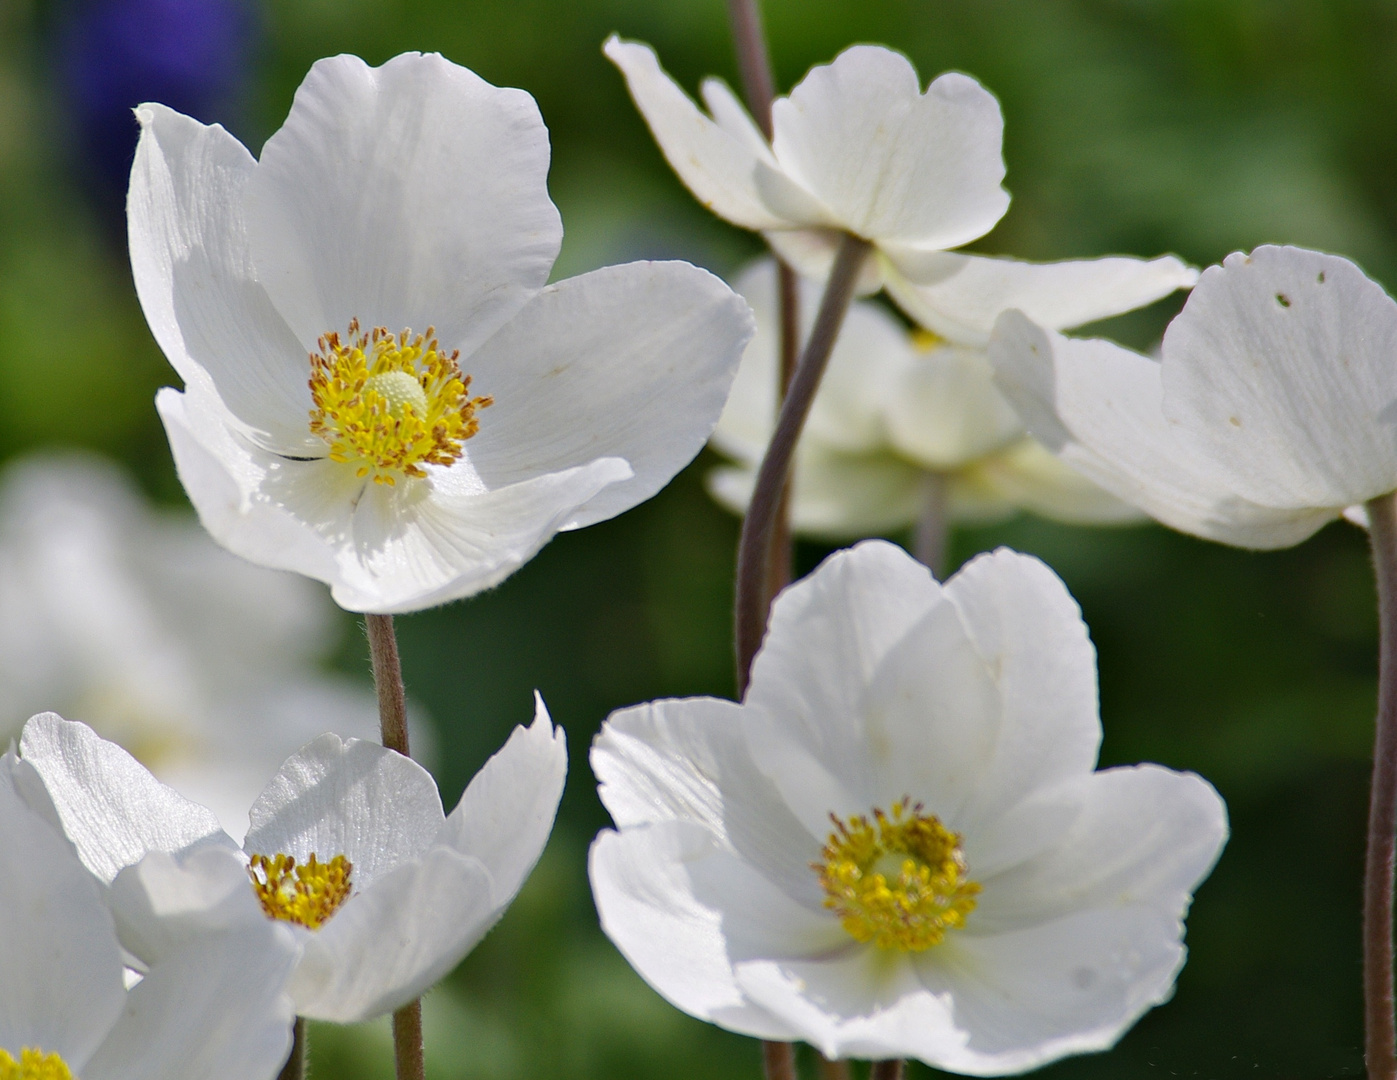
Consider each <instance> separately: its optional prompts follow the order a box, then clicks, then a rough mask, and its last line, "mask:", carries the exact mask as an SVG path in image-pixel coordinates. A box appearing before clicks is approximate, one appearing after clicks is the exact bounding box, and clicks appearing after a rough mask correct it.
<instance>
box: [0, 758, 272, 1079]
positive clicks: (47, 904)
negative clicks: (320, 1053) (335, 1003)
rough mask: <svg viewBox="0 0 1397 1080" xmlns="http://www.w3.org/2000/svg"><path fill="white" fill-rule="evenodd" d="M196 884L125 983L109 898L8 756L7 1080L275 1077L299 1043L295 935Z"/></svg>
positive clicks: (1, 985) (2, 1067) (0, 1060)
mask: <svg viewBox="0 0 1397 1080" xmlns="http://www.w3.org/2000/svg"><path fill="white" fill-rule="evenodd" d="M193 884H194V883H193V882H191V881H190V880H189V879H188V878H185V879H184V880H181V881H180V882H178V883H176V887H177V888H179V886H183V888H182V889H181V890H180V892H181V895H180V904H179V906H180V911H179V912H178V922H179V923H180V924H182V925H181V926H177V925H172V926H171V927H170V932H169V933H168V934H167V935H166V937H167V944H168V947H167V948H166V949H164V950H163V952H162V955H161V957H160V961H159V962H158V963H154V964H152V965H150V967H149V968H147V969H146V970H145V971H144V973H143V976H142V977H141V978H139V980H134V985H132V986H131V987H129V988H128V986H127V983H128V979H127V972H126V970H125V967H124V963H123V954H122V948H121V944H120V943H119V941H118V936H117V930H116V927H115V925H114V923H113V918H112V913H111V911H110V910H109V909H108V908H107V906H106V904H105V903H104V891H103V889H102V888H101V886H100V885H99V883H98V881H97V880H96V878H94V877H93V876H92V874H91V873H89V872H88V870H87V869H86V868H85V867H84V866H83V864H82V862H81V861H79V859H78V855H77V852H75V851H74V849H73V845H72V843H71V842H70V841H69V840H68V839H67V838H66V837H65V836H64V835H63V834H62V833H61V832H60V831H59V829H58V827H57V822H56V820H55V814H54V809H53V804H52V803H51V802H50V801H49V800H48V795H47V793H46V791H45V789H44V785H43V782H42V781H41V780H40V779H39V777H38V775H37V774H36V773H35V772H34V770H33V768H32V766H30V765H28V764H26V763H25V762H23V761H19V760H17V759H16V757H15V754H14V751H13V749H11V751H10V752H8V753H6V754H5V755H3V756H2V757H0V1076H3V1077H6V1078H7V1080H9V1078H13V1080H73V1078H74V1077H77V1076H80V1077H82V1080H271V1078H272V1077H273V1076H275V1075H276V1074H277V1072H278V1071H279V1070H280V1068H281V1065H282V1063H283V1062H284V1061H285V1060H286V1055H287V1051H288V1050H289V1049H290V1047H291V1022H292V1019H293V1016H294V1014H293V1011H292V1005H291V1000H290V998H289V997H288V996H287V994H286V992H285V989H284V988H285V984H286V979H287V977H288V975H289V974H290V973H291V970H292V967H293V965H294V963H295V958H296V954H297V948H296V944H295V941H294V939H293V935H292V934H291V933H289V932H288V931H287V930H286V929H285V928H284V927H280V926H276V925H273V924H271V923H269V922H267V921H266V920H262V921H261V922H260V924H259V923H256V922H249V921H247V920H241V919H234V920H233V921H232V922H225V921H224V920H222V919H221V917H220V915H219V913H217V912H216V911H215V910H214V908H213V906H212V905H209V904H208V903H206V900H207V897H206V896H204V895H201V893H200V890H199V889H198V888H197V885H195V886H194V887H192V888H191V887H190V886H191V885H193ZM136 891H138V890H136ZM195 923H201V924H202V926H201V931H202V932H200V933H198V934H193V935H191V934H188V933H183V932H182V930H183V929H187V928H189V927H191V926H192V925H193V924H195Z"/></svg>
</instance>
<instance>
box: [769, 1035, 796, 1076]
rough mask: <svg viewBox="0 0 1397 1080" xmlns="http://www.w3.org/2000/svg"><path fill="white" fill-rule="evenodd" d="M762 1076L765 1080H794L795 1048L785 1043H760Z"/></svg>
mask: <svg viewBox="0 0 1397 1080" xmlns="http://www.w3.org/2000/svg"><path fill="white" fill-rule="evenodd" d="M762 1075H763V1076H764V1077H766V1080H796V1048H795V1047H794V1046H792V1045H791V1044H790V1043H786V1042H764V1043H762Z"/></svg>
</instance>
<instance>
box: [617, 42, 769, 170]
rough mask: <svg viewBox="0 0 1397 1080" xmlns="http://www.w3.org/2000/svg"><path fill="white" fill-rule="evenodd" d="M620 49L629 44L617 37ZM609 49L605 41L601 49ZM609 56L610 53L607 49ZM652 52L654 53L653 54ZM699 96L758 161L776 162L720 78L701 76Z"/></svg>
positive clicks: (621, 65) (738, 102)
mask: <svg viewBox="0 0 1397 1080" xmlns="http://www.w3.org/2000/svg"><path fill="white" fill-rule="evenodd" d="M616 47H617V48H619V49H622V50H624V49H626V48H628V46H627V45H626V44H624V43H622V42H620V41H619V40H618V41H617V43H616ZM610 48H611V42H610V41H608V42H607V43H606V46H605V47H604V49H603V51H606V50H609V49H610ZM607 55H608V56H610V55H611V54H610V52H607ZM652 55H653V53H652ZM616 63H617V66H618V67H621V68H622V70H623V71H624V70H625V68H624V66H623V64H622V63H621V61H617V62H616ZM699 96H700V97H701V98H703V103H704V104H705V105H707V106H708V114H709V115H710V116H711V117H713V122H714V123H715V124H717V125H718V127H720V128H722V129H723V130H724V131H726V132H727V133H728V134H729V135H731V136H732V137H733V138H734V139H737V140H738V141H739V142H741V143H744V144H746V146H747V149H748V150H750V151H751V153H752V154H753V156H755V157H756V158H757V159H758V160H759V161H765V162H766V163H767V164H768V165H775V164H776V158H775V157H774V156H773V155H772V153H771V147H770V146H768V145H767V141H766V136H765V135H763V134H762V130H761V128H759V127H757V122H756V121H755V120H753V119H752V117H751V114H750V113H748V112H747V107H746V106H745V105H743V104H742V102H740V101H738V100H737V95H736V94H734V93H733V92H732V89H731V88H730V87H729V86H728V84H727V83H725V82H723V80H722V79H715V78H712V77H709V78H707V79H704V80H703V82H702V83H701V84H700V85H699Z"/></svg>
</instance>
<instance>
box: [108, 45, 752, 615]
mask: <svg viewBox="0 0 1397 1080" xmlns="http://www.w3.org/2000/svg"><path fill="white" fill-rule="evenodd" d="M137 117H138V118H139V120H140V123H141V137H140V142H139V145H138V147H137V150H136V160H135V164H134V167H133V169H132V174H131V189H130V195H129V199H128V204H127V206H128V221H129V230H130V246H131V265H132V269H133V271H134V274H135V280H136V288H137V292H138V294H139V296H140V300H141V306H142V308H143V309H144V311H145V314H146V318H147V320H148V322H149V323H150V327H151V330H152V332H153V333H154V335H155V337H156V340H157V341H158V342H159V344H160V346H161V348H162V349H163V350H164V352H165V355H166V356H167V357H168V358H169V360H170V363H171V364H172V365H173V367H174V368H175V370H176V371H177V372H178V373H179V375H180V376H181V378H182V379H183V380H184V382H185V389H184V391H183V392H182V393H181V392H178V391H176V390H173V389H168V388H167V389H165V390H162V391H161V392H160V394H159V396H158V398H157V405H158V407H159V410H160V415H161V417H162V419H163V420H164V422H165V427H166V432H167V434H168V435H169V437H170V445H171V447H172V449H173V452H174V455H175V463H176V465H177V466H178V469H179V474H180V479H181V480H182V481H183V483H184V486H185V490H186V491H187V492H188V493H189V496H190V499H191V500H192V501H193V503H194V506H195V508H196V509H197V510H198V512H199V517H200V519H201V520H202V521H203V523H204V525H205V527H206V528H207V529H208V530H209V531H210V532H211V533H212V534H213V536H214V538H215V539H216V540H218V541H219V543H221V544H223V545H224V546H225V547H227V548H228V549H229V550H231V551H233V552H235V553H236V554H238V555H241V556H243V557H244V558H247V559H249V560H251V561H252V562H255V563H260V564H262V565H264V566H270V567H273V568H277V569H284V570H294V571H297V572H299V573H302V574H306V575H308V576H309V577H313V578H318V579H320V580H322V581H325V582H327V583H329V584H330V585H331V586H332V589H333V595H334V598H335V600H336V602H337V603H339V604H340V605H341V606H343V607H346V608H349V609H350V610H354V611H368V612H379V613H391V612H400V611H413V610H417V609H420V608H424V607H429V606H432V605H434V604H441V603H445V602H447V601H449V600H453V599H457V598H459V597H463V596H468V595H470V594H472V593H475V592H478V591H480V590H481V589H485V588H488V587H490V586H492V585H494V584H497V583H498V582H500V581H501V580H503V579H504V578H505V577H507V576H508V575H509V574H510V573H512V572H513V571H514V570H516V569H517V568H518V567H519V566H521V565H522V564H523V563H524V562H526V561H527V560H528V559H530V558H531V557H532V556H533V555H534V554H535V553H536V552H537V551H538V550H539V548H541V547H542V546H543V545H544V544H545V543H546V542H547V541H548V540H549V538H550V537H552V536H553V534H554V533H556V532H558V531H559V530H561V529H576V528H581V527H582V526H585V525H590V524H593V523H595V522H598V521H603V520H605V519H607V518H610V517H612V516H614V515H616V514H619V513H621V512H622V511H624V510H627V509H629V508H630V507H632V506H634V505H635V504H637V503H639V502H642V501H643V500H645V499H648V498H649V497H650V496H652V495H654V494H655V492H657V491H658V490H659V489H660V488H661V487H663V486H664V485H665V484H666V483H667V482H668V481H669V480H670V478H671V477H672V476H673V475H674V474H675V473H676V472H678V470H679V469H680V468H682V467H683V466H684V465H685V464H686V463H687V462H688V461H689V460H691V459H692V458H693V456H694V455H695V454H697V453H698V451H699V449H700V448H701V447H702V445H703V443H704V441H705V440H706V439H707V438H708V435H709V433H710V432H711V431H712V429H713V424H714V423H715V422H716V421H717V418H718V414H719V413H720V412H721V411H722V406H723V402H724V400H725V399H726V397H727V391H728V387H729V385H730V384H731V381H732V376H733V372H734V371H735V369H736V365H737V360H738V358H739V356H740V355H741V352H742V347H743V345H744V344H745V343H746V341H747V339H748V337H749V336H750V335H751V317H750V314H749V313H748V312H747V311H746V309H745V308H744V307H743V305H742V302H741V301H740V300H739V299H738V298H737V297H735V296H734V295H733V294H732V292H731V291H730V290H729V289H728V288H727V286H725V285H724V284H723V283H722V282H721V281H719V280H718V279H716V278H714V277H713V276H712V275H710V274H708V273H706V272H704V271H702V270H699V269H697V268H696V267H693V266H690V265H688V264H687V263H632V264H629V265H626V266H615V267H608V268H606V269H602V270H597V271H595V272H593V273H589V274H584V275H582V276H580V277H576V278H570V279H568V280H566V281H561V282H558V283H556V284H553V285H545V283H546V281H547V279H548V274H549V271H550V269H551V267H552V265H553V261H554V259H555V257H556V256H557V253H558V247H559V243H560V242H561V237H562V227H561V224H560V222H559V219H558V213H557V210H556V209H555V208H554V206H553V203H552V202H551V201H550V200H549V198H548V191H547V172H548V157H549V149H548V133H547V130H546V129H545V128H544V126H543V122H542V120H541V118H540V117H539V114H538V108H537V106H536V105H535V104H534V101H533V98H531V97H530V96H529V95H528V94H526V93H524V92H523V91H521V90H510V89H501V88H498V87H495V86H491V85H490V84H489V83H486V82H485V81H483V80H482V79H480V78H479V77H478V76H476V75H475V74H474V73H472V72H470V71H468V70H466V69H465V68H462V67H458V66H457V65H455V64H452V63H450V62H448V61H446V60H444V59H443V58H442V57H440V56H437V55H419V54H415V53H410V54H404V55H402V56H399V57H396V58H394V59H393V60H390V61H389V62H388V63H386V64H384V65H383V66H382V67H379V68H370V67H369V66H368V65H366V64H365V63H364V62H363V61H362V60H359V59H358V58H356V57H352V56H338V57H334V58H331V59H328V60H321V61H318V62H317V63H316V64H315V65H314V66H313V67H312V68H311V71H310V73H309V74H308V75H307V76H306V79H305V81H304V82H303V83H302V84H301V86H300V89H299V90H298V91H297V92H296V97H295V101H294V103H293V105H292V107H291V112H290V115H289V116H288V117H287V119H286V123H285V124H284V125H283V126H282V127H281V129H280V130H279V131H277V132H276V133H275V134H274V135H273V136H272V137H271V138H270V139H268V140H267V142H266V145H265V146H264V147H263V149H262V156H261V159H260V160H257V159H254V158H253V157H252V155H251V154H250V153H248V151H247V150H246V149H245V148H244V147H243V146H242V145H241V144H240V143H239V142H237V141H236V140H235V139H234V138H233V137H232V136H230V135H229V134H228V133H227V132H225V131H224V130H223V129H222V128H221V127H218V126H213V127H206V126H204V125H202V124H199V123H197V122H196V121H194V120H192V119H190V118H189V117H187V116H183V115H181V114H180V113H177V112H174V111H172V110H170V109H168V108H165V107H164V106H162V105H154V104H150V105H142V106H141V107H140V108H139V109H137Z"/></svg>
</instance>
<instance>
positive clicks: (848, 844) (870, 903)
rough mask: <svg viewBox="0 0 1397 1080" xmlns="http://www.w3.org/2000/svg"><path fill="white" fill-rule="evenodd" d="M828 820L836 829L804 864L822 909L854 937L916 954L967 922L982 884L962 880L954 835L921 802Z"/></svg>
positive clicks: (962, 857)
mask: <svg viewBox="0 0 1397 1080" xmlns="http://www.w3.org/2000/svg"><path fill="white" fill-rule="evenodd" d="M830 820H831V821H833V822H834V828H835V831H834V832H832V833H830V834H829V839H828V840H827V841H826V842H825V846H824V848H823V850H821V852H820V855H821V861H820V862H817V863H811V864H810V865H811V869H813V870H814V871H815V872H816V873H817V874H818V875H819V878H820V886H821V887H822V888H823V889H824V891H825V907H827V908H829V909H830V910H831V911H833V912H834V913H835V914H836V915H838V916H839V922H840V925H842V926H843V927H844V929H845V930H846V931H848V933H849V934H850V936H851V937H853V938H854V939H855V940H856V941H871V942H873V943H874V944H875V945H877V946H878V947H879V948H882V949H901V950H903V951H904V952H921V951H922V950H923V949H929V948H931V947H932V946H933V945H937V944H939V943H940V942H941V940H942V939H943V938H944V937H945V936H946V931H947V930H950V929H952V928H953V927H959V926H964V925H965V917H966V916H967V915H969V914H970V913H971V912H972V911H974V910H975V897H976V895H978V894H979V892H980V886H979V885H978V884H977V883H976V882H974V881H969V880H967V879H966V866H965V855H964V853H963V852H962V851H961V849H960V837H959V836H958V835H957V834H955V833H953V832H951V831H950V830H949V829H947V828H946V827H945V826H944V825H942V824H941V822H940V821H938V820H937V819H936V818H935V817H934V816H932V815H931V814H924V813H922V807H921V805H920V804H918V805H916V806H913V805H911V800H910V799H903V800H902V801H901V802H899V803H896V804H894V805H893V808H892V813H891V814H885V813H883V811H882V810H876V809H875V810H874V811H873V819H872V820H871V821H870V820H869V819H868V818H866V817H864V816H863V815H858V816H856V817H852V818H850V819H849V821H848V822H845V821H844V820H843V819H842V818H839V817H838V816H836V815H834V814H831V815H830Z"/></svg>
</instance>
